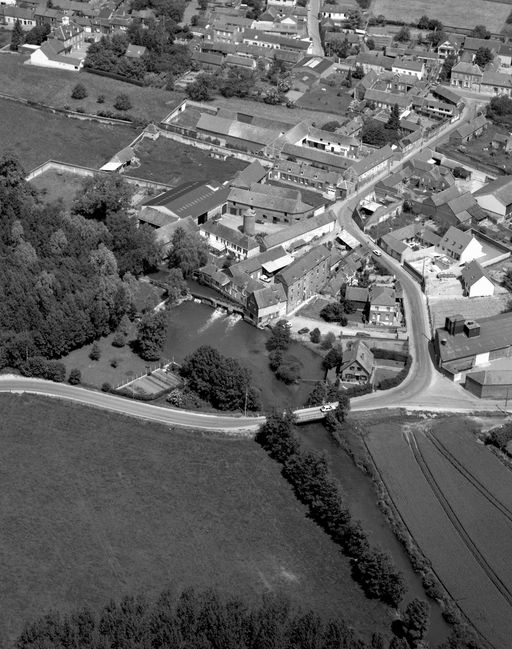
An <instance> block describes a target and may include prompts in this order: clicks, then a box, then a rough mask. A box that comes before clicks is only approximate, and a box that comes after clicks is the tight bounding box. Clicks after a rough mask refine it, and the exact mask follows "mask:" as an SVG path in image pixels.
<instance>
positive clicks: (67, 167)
mask: <svg viewBox="0 0 512 649" xmlns="http://www.w3.org/2000/svg"><path fill="white" fill-rule="evenodd" d="M47 171H64V172H66V173H72V174H75V175H77V176H83V177H87V176H94V175H95V174H101V175H109V172H107V171H99V170H98V169H92V168H91V167H81V166H78V165H72V164H68V163H67V162H58V161H56V160H48V161H47V162H45V163H43V164H42V165H39V166H38V167H36V168H35V169H32V171H31V172H30V173H29V174H28V175H27V176H26V178H25V180H27V181H30V180H33V179H34V178H37V177H38V176H40V175H41V174H44V173H45V172H47ZM123 178H124V179H125V180H126V181H127V182H128V183H130V184H131V185H137V186H138V187H146V188H147V189H158V190H161V191H166V190H168V189H172V185H165V184H163V183H156V182H153V181H152V180H141V179H139V178H133V177H131V176H126V175H124V174H123Z"/></svg>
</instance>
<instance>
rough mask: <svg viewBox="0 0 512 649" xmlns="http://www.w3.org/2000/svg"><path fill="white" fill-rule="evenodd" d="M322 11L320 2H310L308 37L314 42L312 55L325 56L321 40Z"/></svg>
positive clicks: (312, 0) (310, 0)
mask: <svg viewBox="0 0 512 649" xmlns="http://www.w3.org/2000/svg"><path fill="white" fill-rule="evenodd" d="M319 11H320V0H309V2H308V36H309V38H310V39H311V41H312V42H313V47H312V51H311V54H314V55H315V56H324V48H323V47H322V41H321V39H320V27H319V24H318V12H319Z"/></svg>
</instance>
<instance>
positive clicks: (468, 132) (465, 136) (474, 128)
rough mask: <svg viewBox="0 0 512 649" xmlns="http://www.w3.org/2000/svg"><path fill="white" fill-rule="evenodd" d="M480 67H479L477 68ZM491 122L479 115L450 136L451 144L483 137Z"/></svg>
mask: <svg viewBox="0 0 512 649" xmlns="http://www.w3.org/2000/svg"><path fill="white" fill-rule="evenodd" d="M477 67H478V66H477ZM488 124H489V122H488V121H487V118H486V117H485V115H478V116H477V117H475V118H474V119H472V120H471V121H470V122H467V123H465V124H462V125H461V126H459V128H457V129H455V131H453V133H452V134H451V135H450V142H452V143H453V144H456V145H459V144H464V143H465V142H469V140H472V139H473V138H474V137H478V136H479V135H481V134H482V133H483V132H484V130H485V129H486V128H487V126H488Z"/></svg>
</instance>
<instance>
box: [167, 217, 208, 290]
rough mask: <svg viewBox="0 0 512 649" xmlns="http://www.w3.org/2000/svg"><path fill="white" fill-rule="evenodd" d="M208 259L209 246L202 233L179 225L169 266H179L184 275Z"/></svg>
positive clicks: (202, 264)
mask: <svg viewBox="0 0 512 649" xmlns="http://www.w3.org/2000/svg"><path fill="white" fill-rule="evenodd" d="M207 261H208V246H207V244H206V241H205V240H204V239H203V237H202V236H201V235H200V234H197V233H196V232H187V231H186V230H185V229H184V228H182V227H178V228H176V231H175V232H174V234H173V236H172V241H171V247H170V250H169V257H168V265H169V268H179V269H180V270H181V272H182V273H183V277H185V278H186V277H190V275H191V274H192V273H193V272H194V271H195V270H197V269H198V268H200V267H201V266H204V265H205V264H206V262H207Z"/></svg>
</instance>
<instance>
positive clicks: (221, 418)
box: [0, 0, 497, 434]
mask: <svg viewBox="0 0 512 649" xmlns="http://www.w3.org/2000/svg"><path fill="white" fill-rule="evenodd" d="M318 4H319V0H310V3H309V7H308V11H309V13H310V14H313V15H315V17H316V15H317V14H318ZM314 22H316V26H317V28H318V20H316V21H314ZM314 40H315V39H314ZM468 104H469V105H468V106H467V107H466V108H465V110H464V114H463V119H462V120H460V121H459V122H458V123H455V124H453V125H451V126H450V130H451V129H452V128H457V127H458V126H459V125H460V124H461V122H462V121H464V120H465V119H468V118H469V117H471V116H472V115H473V114H474V108H475V107H474V105H471V100H469V101H468ZM447 135H448V133H447V132H444V133H443V134H442V135H441V136H437V137H434V138H431V139H430V140H428V141H427V142H425V143H424V144H423V146H435V145H436V144H438V143H439V141H441V140H442V139H444V138H445V137H447ZM417 154H418V152H415V153H413V154H411V153H409V154H408V155H407V156H406V157H405V159H407V158H410V157H413V155H417ZM405 159H404V160H405ZM404 160H402V161H401V162H400V164H403V162H404ZM393 166H394V167H395V168H396V167H398V166H399V165H398V163H396V164H395V165H393ZM380 179H381V176H378V177H375V178H373V179H372V180H371V181H369V182H368V183H366V184H365V185H364V187H361V188H360V189H359V192H358V194H357V196H355V197H354V196H352V197H351V198H350V199H345V200H343V201H339V202H338V203H336V204H335V205H334V206H333V209H334V210H335V211H336V213H337V214H338V215H339V217H340V220H341V221H342V222H343V226H344V227H345V228H347V229H348V230H349V231H350V232H351V234H353V236H355V237H356V238H357V239H358V240H359V241H360V242H361V244H362V245H363V246H365V247H368V248H370V249H372V248H374V247H375V245H374V244H373V243H372V242H370V241H369V240H368V238H367V237H366V236H365V235H364V234H363V233H362V232H361V230H360V229H359V228H358V227H357V225H356V224H355V223H354V222H353V221H352V218H351V212H350V211H349V209H348V206H349V205H350V204H353V202H354V200H355V199H356V198H357V199H360V198H361V197H362V196H364V195H366V194H368V193H369V192H370V191H371V189H372V188H373V186H374V185H375V184H376V183H377V182H378V181H379V180H380ZM380 261H381V262H382V263H383V264H384V265H385V266H387V267H388V268H389V270H390V271H391V272H392V274H394V275H395V276H396V277H397V279H399V280H400V283H401V285H402V287H403V291H404V302H405V312H406V318H407V328H408V332H409V341H410V352H411V355H412V358H413V362H412V366H411V369H410V371H409V374H408V376H407V378H406V379H405V381H404V382H403V383H402V384H401V385H399V386H398V387H396V388H393V389H392V390H387V391H385V392H375V393H373V394H367V395H363V396H361V397H357V398H354V399H352V410H355V411H363V410H373V409H380V408H403V407H405V408H408V409H427V410H438V411H456V412H460V411H466V412H468V411H475V410H482V411H483V410H496V407H497V404H496V403H493V402H483V401H481V400H480V399H477V398H476V397H473V396H472V395H471V394H469V393H468V392H466V391H465V390H463V389H462V388H461V387H460V386H458V385H456V384H454V383H452V382H451V381H449V380H448V379H447V378H446V377H444V376H441V374H439V372H437V370H436V369H435V368H434V365H433V363H432V360H431V358H430V351H429V341H430V337H431V334H430V326H429V321H428V311H427V304H426V299H425V296H424V295H423V293H422V291H421V289H420V287H419V285H418V284H417V282H415V281H414V280H413V279H412V277H411V276H410V275H409V274H408V273H407V272H406V271H405V270H404V269H403V268H402V266H400V264H399V263H398V262H397V261H396V260H395V259H393V258H391V257H389V256H388V255H386V254H385V253H383V254H382V257H380ZM0 392H13V393H16V392H18V393H22V392H26V393H32V394H40V395H44V396H48V397H53V398H59V399H66V400H69V401H74V402H77V403H81V404H83V405H88V406H93V407H96V408H102V409H104V410H109V411H111V412H116V413H120V414H124V415H129V416H132V417H139V418H141V419H145V420H149V421H154V422H158V423H162V424H166V425H169V426H180V427H186V428H194V429H201V430H218V431H226V432H232V433H237V434H240V433H244V432H245V433H250V432H253V431H254V430H255V429H256V428H257V427H258V426H259V425H260V424H261V423H262V422H263V421H264V420H265V418H264V417H236V416H232V417H230V416H226V415H217V414H205V413H198V412H191V411H185V410H176V409H173V408H164V407H162V406H155V405H151V404H149V403H144V402H141V401H131V400H129V399H126V398H123V397H118V396H115V395H112V394H106V393H103V392H94V391H91V390H87V389H85V388H80V387H76V386H71V385H67V384H64V383H53V382H51V381H44V380H41V379H32V378H25V377H20V376H14V375H0ZM297 414H298V416H299V418H301V419H303V420H304V421H305V420H314V419H318V418H320V417H321V413H320V412H319V408H310V409H302V410H301V411H298V412H297Z"/></svg>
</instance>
